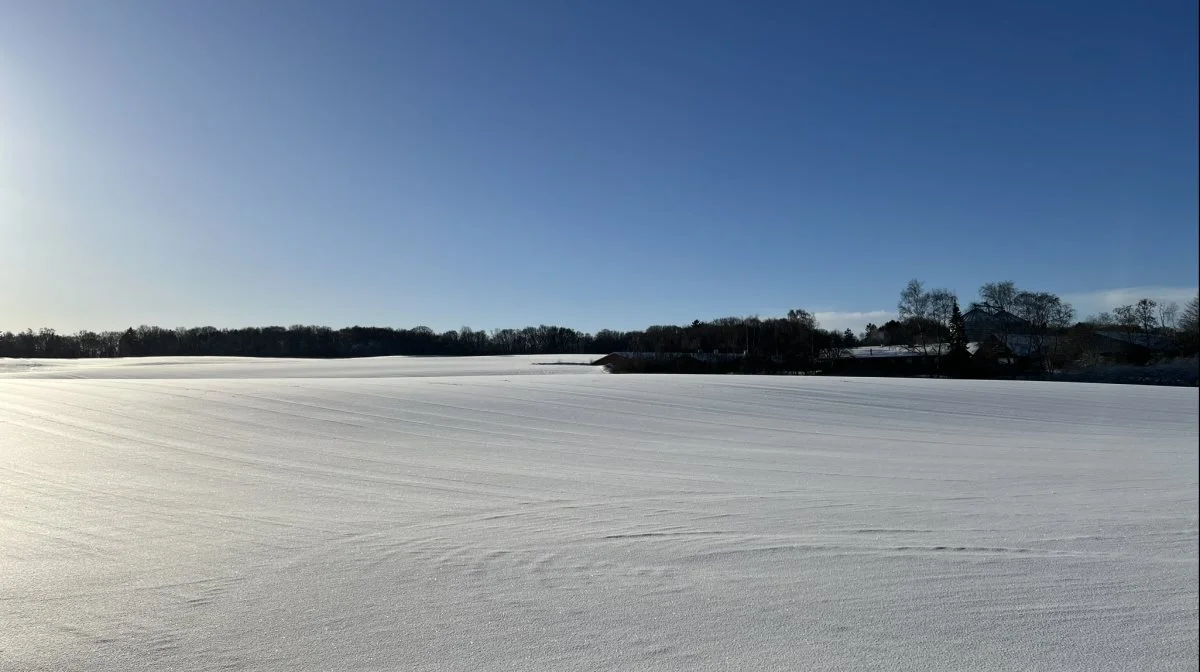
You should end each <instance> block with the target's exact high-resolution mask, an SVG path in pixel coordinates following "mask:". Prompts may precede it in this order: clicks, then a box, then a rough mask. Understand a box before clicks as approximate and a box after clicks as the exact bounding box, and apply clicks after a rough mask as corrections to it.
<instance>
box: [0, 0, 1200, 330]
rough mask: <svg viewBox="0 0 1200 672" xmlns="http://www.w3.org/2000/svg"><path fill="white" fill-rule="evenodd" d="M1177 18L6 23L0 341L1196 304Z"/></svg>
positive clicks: (197, 18) (1091, 11) (182, 12)
mask: <svg viewBox="0 0 1200 672" xmlns="http://www.w3.org/2000/svg"><path fill="white" fill-rule="evenodd" d="M1196 24H1197V6H1196V3H1195V2H1194V1H1188V0H1163V1H1159V2H1151V3H1131V2H1126V1H1118V0H1101V1H1099V2H1083V1H1080V0H1071V1H1067V2H1053V3H1042V2H1028V1H1021V2H1004V3H999V2H989V3H977V2H971V3H962V2H950V1H948V0H940V1H938V2H932V3H923V4H922V5H921V6H920V7H919V8H918V7H915V6H912V5H910V4H908V3H896V2H884V1H882V0H876V1H873V2H867V3H852V4H850V5H842V4H839V3H768V4H755V5H750V6H747V5H743V4H739V3H713V2H659V3H635V2H620V3H610V2H599V3H581V2H573V3H567V2H551V1H542V2H530V1H525V0H515V1H513V2H503V3H499V2H458V3H442V2H355V3H351V4H340V3H330V2H286V3H285V2H274V3H272V2H225V3H206V2H195V1H190V2H149V1H144V2H128V1H117V2H106V3H89V2H53V3H52V2H3V3H0V320H2V323H0V330H13V331H16V330H20V329H24V328H34V329H37V328H39V327H51V328H56V329H58V330H60V331H74V330H77V329H84V328H87V329H97V330H100V329H123V328H125V327H127V326H131V325H138V324H154V325H159V326H164V327H175V326H195V325H208V324H211V325H215V326H245V325H267V324H283V325H287V324H293V323H315V324H325V325H330V326H333V327H340V326H346V325H352V324H373V325H389V326H398V327H404V326H415V325H418V324H425V325H428V326H431V327H433V328H434V329H437V330H439V331H441V330H447V329H457V328H459V327H460V326H462V325H468V326H472V327H475V328H484V329H489V328H494V327H520V326H524V325H527V324H539V323H546V324H560V325H563V326H570V327H574V328H578V329H582V330H585V331H595V330H597V329H600V328H617V329H631V328H642V327H645V326H646V325H649V324H663V323H688V322H691V321H692V320H693V319H702V320H703V319H710V318H715V317H721V316H725V315H747V314H760V315H764V316H766V315H782V314H783V313H785V312H786V311H787V310H788V309H790V308H804V309H807V310H810V311H813V312H815V313H816V314H817V316H818V318H819V319H820V320H821V322H822V324H823V326H827V327H834V328H843V327H851V328H854V329H860V328H861V327H862V325H863V324H865V323H866V322H867V321H877V322H881V321H883V320H886V319H887V318H888V317H889V316H890V314H891V313H893V312H894V310H895V305H896V299H897V294H898V292H899V291H900V289H901V288H902V287H903V285H904V283H905V282H906V281H907V280H908V279H909V278H912V277H920V278H922V279H924V280H925V281H926V282H927V283H928V284H929V285H930V286H935V287H943V286H944V287H950V288H952V289H955V290H957V291H958V293H959V296H960V298H962V299H963V301H964V302H965V301H968V300H970V299H971V298H973V296H974V292H975V289H976V288H977V287H978V286H979V285H980V284H982V283H984V282H990V281H1000V280H1008V279H1011V280H1014V281H1016V283H1017V284H1018V285H1019V286H1021V287H1022V288H1028V289H1032V290H1044V291H1052V292H1056V293H1058V294H1061V295H1062V296H1063V297H1064V298H1066V299H1068V300H1070V301H1071V302H1072V303H1073V304H1074V305H1075V307H1076V308H1077V310H1078V312H1079V315H1080V317H1082V316H1084V315H1087V314H1090V313H1094V312H1098V311H1101V310H1107V309H1110V308H1111V307H1112V306H1113V305H1115V303H1117V302H1121V301H1125V302H1127V301H1129V300H1131V299H1132V300H1136V299H1137V298H1139V297H1140V296H1150V297H1151V298H1156V299H1159V300H1174V301H1177V302H1179V303H1183V302H1185V301H1186V300H1187V299H1188V298H1190V297H1191V296H1193V295H1194V294H1195V291H1196V289H1195V288H1196V284H1197V283H1196V277H1197V256H1196V249H1197V244H1198V239H1197V225H1196V222H1197V217H1198V212H1197V179H1198V174H1197V144H1198V138H1197V126H1196V118H1197V57H1196V55H1197V38H1196Z"/></svg>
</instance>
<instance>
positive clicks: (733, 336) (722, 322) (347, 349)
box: [0, 311, 857, 358]
mask: <svg viewBox="0 0 1200 672" xmlns="http://www.w3.org/2000/svg"><path fill="white" fill-rule="evenodd" d="M856 343H857V337H856V336H855V335H854V334H853V333H850V332H849V331H846V332H841V333H839V332H833V331H827V330H824V329H820V328H819V327H818V326H817V323H816V320H815V319H814V318H813V317H812V315H810V314H808V313H806V312H804V311H791V312H790V313H789V316H788V317H786V318H778V319H759V318H733V317H730V318H723V319H718V320H712V321H708V322H701V321H699V320H697V321H694V322H693V323H692V324H690V325H686V326H654V327H649V328H647V329H644V330H639V331H614V330H611V329H604V330H601V331H599V332H597V333H595V334H588V333H584V332H581V331H578V330H575V329H570V328H566V327H557V326H545V325H543V326H538V327H525V328H524V329H495V330H492V331H490V332H488V331H479V330H475V329H471V328H468V327H463V328H462V329H459V330H456V331H446V332H443V333H437V332H435V331H433V330H432V329H430V328H428V327H415V328H412V329H393V328H388V327H346V328H343V329H331V328H328V327H319V326H304V325H294V326H290V327H246V328H240V329H217V328H214V327H195V328H187V329H183V328H181V329H163V328H161V327H151V326H141V327H135V328H129V329H126V330H125V331H105V332H99V333H97V332H92V331H81V332H79V333H75V334H59V333H57V332H55V331H54V330H53V329H42V330H40V331H33V330H26V331H23V332H20V333H8V332H0V357H60V358H81V357H158V356H180V355H193V356H194V355H212V356H235V357H302V358H336V357H378V356H385V355H412V356H422V355H425V356H430V355H440V356H461V355H556V354H588V353H608V352H617V351H650V352H655V351H657V352H679V351H686V352H696V351H703V352H722V353H747V352H761V353H771V354H785V353H799V354H803V355H806V356H809V357H812V356H815V355H816V353H818V352H819V351H821V350H823V349H827V348H829V347H849V346H852V345H854V344H856Z"/></svg>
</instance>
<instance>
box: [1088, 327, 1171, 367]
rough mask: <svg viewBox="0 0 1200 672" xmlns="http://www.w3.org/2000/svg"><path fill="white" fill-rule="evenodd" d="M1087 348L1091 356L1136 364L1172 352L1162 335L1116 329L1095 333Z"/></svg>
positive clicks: (1168, 342) (1168, 341)
mask: <svg viewBox="0 0 1200 672" xmlns="http://www.w3.org/2000/svg"><path fill="white" fill-rule="evenodd" d="M1088 346H1089V347H1088V349H1089V350H1090V351H1091V353H1092V354H1093V355H1098V356H1100V357H1104V358H1108V359H1114V360H1119V361H1124V362H1133V363H1137V364H1144V363H1146V362H1148V361H1150V360H1151V359H1153V358H1154V357H1156V356H1159V355H1163V354H1170V353H1171V352H1172V351H1173V350H1174V347H1173V344H1172V343H1171V342H1170V340H1168V339H1167V338H1166V337H1165V336H1163V335H1162V334H1151V333H1146V332H1143V331H1132V330H1117V329H1112V330H1103V331H1097V332H1095V333H1094V334H1092V337H1091V339H1090V340H1089V343H1088Z"/></svg>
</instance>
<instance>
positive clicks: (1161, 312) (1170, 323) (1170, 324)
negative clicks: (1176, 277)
mask: <svg viewBox="0 0 1200 672" xmlns="http://www.w3.org/2000/svg"><path fill="white" fill-rule="evenodd" d="M1177 317H1179V304H1178V303H1175V302H1174V301H1170V302H1168V303H1164V304H1162V305H1160V306H1159V307H1158V323H1159V324H1160V325H1162V328H1163V329H1174V328H1175V320H1176V318H1177Z"/></svg>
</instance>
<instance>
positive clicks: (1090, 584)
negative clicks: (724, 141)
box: [0, 357, 1200, 671]
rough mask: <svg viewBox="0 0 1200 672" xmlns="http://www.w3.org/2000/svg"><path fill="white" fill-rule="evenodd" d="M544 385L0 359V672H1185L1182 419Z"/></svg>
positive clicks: (1193, 621) (790, 389) (229, 365)
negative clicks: (608, 671) (695, 671)
mask: <svg viewBox="0 0 1200 672" xmlns="http://www.w3.org/2000/svg"><path fill="white" fill-rule="evenodd" d="M560 359H562V358H557V357H553V358H546V357H526V358H514V357H509V358H471V359H466V358H463V359H415V358H394V359H393V358H389V359H379V360H355V361H349V362H348V361H336V362H313V361H304V362H300V361H286V360H273V361H264V360H246V359H241V360H229V359H178V360H170V359H158V360H122V361H107V362H84V363H74V362H62V361H60V362H28V361H24V360H5V361H3V362H0V370H2V371H4V373H0V669H3V670H22V671H24V670H76V669H89V670H90V669H109V670H150V669H153V670H216V669H243V670H401V669H403V670H605V669H620V670H658V669H678V670H693V669H714V670H784V669H786V670H810V669H811V670H956V671H957V670H1189V669H1190V670H1195V669H1197V634H1198V632H1197V630H1198V628H1197V618H1198V615H1197V569H1198V567H1197V487H1198V483H1197V442H1198V438H1200V437H1198V435H1197V423H1198V413H1197V405H1198V399H1197V391H1196V390H1195V389H1186V388H1151V387H1122V386H1109V385H1086V384H1070V383H1035V382H982V381H946V380H903V379H868V378H854V379H842V378H815V377H813V378H806V377H765V376H764V377H740V376H634V375H622V376H612V375H605V374H602V373H597V372H596V370H595V369H594V368H591V367H582V366H538V365H537V364H538V363H539V362H545V361H548V360H549V361H558V360H560ZM583 359H584V358H580V360H581V361H582V360H583ZM567 361H570V360H569V359H568V360H567ZM534 373H536V374H542V375H522V374H534ZM547 374H550V375H547ZM553 374H575V375H553ZM72 378H73V379H72Z"/></svg>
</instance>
